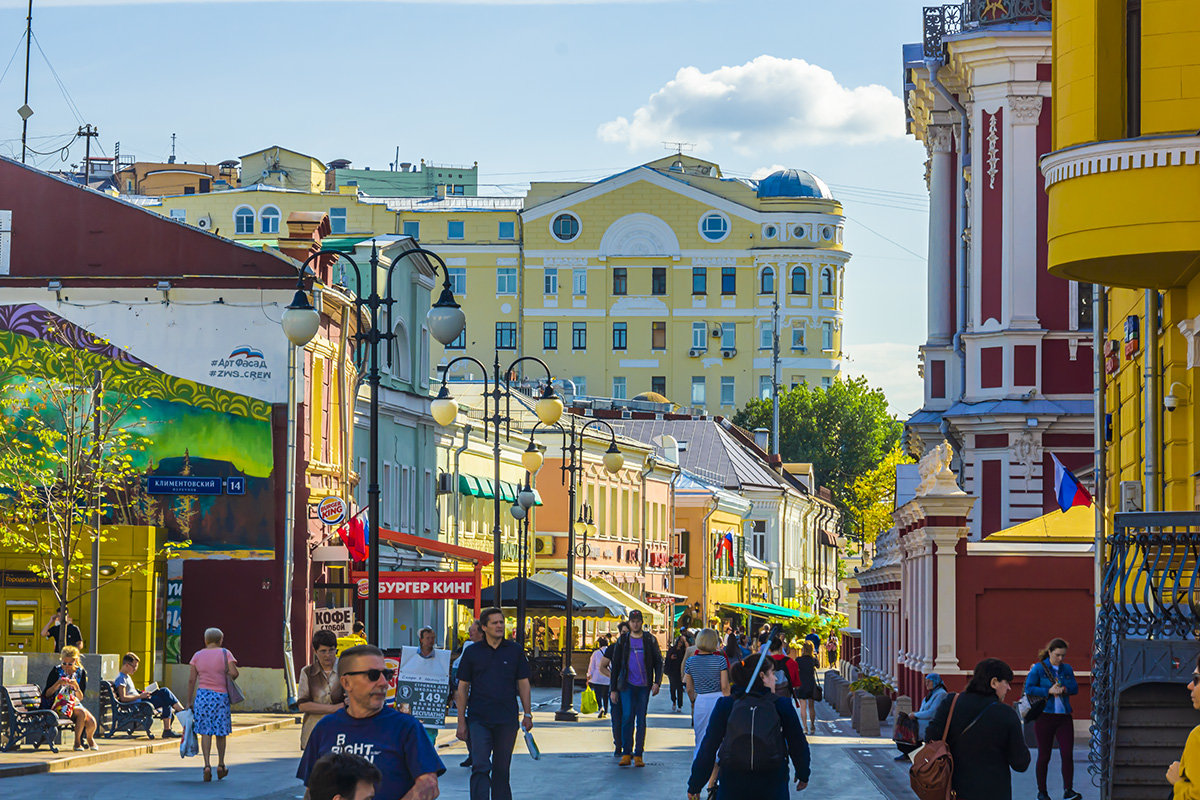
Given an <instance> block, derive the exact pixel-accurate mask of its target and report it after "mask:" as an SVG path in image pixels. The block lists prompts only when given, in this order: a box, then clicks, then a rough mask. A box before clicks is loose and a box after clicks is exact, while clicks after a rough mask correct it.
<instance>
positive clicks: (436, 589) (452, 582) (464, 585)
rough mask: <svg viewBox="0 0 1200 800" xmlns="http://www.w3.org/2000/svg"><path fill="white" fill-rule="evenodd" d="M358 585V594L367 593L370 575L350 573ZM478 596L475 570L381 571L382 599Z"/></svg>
mask: <svg viewBox="0 0 1200 800" xmlns="http://www.w3.org/2000/svg"><path fill="white" fill-rule="evenodd" d="M351 577H352V578H353V579H354V581H355V583H356V584H357V585H358V596H359V597H366V596H367V594H368V586H369V584H368V582H367V576H366V574H365V573H362V572H355V573H353V574H352V575H351ZM474 596H475V574H474V573H472V572H381V573H379V599H380V600H466V599H470V598H473V597H474Z"/></svg>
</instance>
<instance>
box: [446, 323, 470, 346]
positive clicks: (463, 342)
mask: <svg viewBox="0 0 1200 800" xmlns="http://www.w3.org/2000/svg"><path fill="white" fill-rule="evenodd" d="M446 349H447V350H466V349H467V329H466V328H465V327H464V328H463V329H462V333H460V334H459V335H458V338H457V339H455V340H454V341H453V342H451V343H450V344H448V345H446Z"/></svg>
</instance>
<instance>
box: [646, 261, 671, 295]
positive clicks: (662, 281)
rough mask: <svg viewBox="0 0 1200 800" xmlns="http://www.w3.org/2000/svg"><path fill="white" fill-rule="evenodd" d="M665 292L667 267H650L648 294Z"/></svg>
mask: <svg viewBox="0 0 1200 800" xmlns="http://www.w3.org/2000/svg"><path fill="white" fill-rule="evenodd" d="M666 293H667V268H666V267H651V268H650V294H652V295H665V294H666Z"/></svg>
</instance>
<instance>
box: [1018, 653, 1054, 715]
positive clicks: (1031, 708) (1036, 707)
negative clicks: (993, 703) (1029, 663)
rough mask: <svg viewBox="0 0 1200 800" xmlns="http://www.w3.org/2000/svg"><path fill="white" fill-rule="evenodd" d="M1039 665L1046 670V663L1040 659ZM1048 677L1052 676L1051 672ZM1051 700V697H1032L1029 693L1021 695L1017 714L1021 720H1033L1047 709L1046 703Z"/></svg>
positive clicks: (1047, 674)
mask: <svg viewBox="0 0 1200 800" xmlns="http://www.w3.org/2000/svg"><path fill="white" fill-rule="evenodd" d="M1038 666H1039V667H1041V668H1042V670H1043V671H1045V669H1046V665H1045V664H1043V663H1041V662H1040V661H1039V662H1038ZM1046 677H1047V678H1048V677H1050V673H1049V672H1047V673H1046ZM1049 700H1050V698H1049V697H1030V696H1029V695H1028V694H1023V695H1021V699H1020V700H1018V701H1017V716H1019V717H1020V718H1021V722H1024V723H1029V722H1033V721H1034V720H1035V719H1037V718H1038V717H1040V716H1041V715H1042V712H1043V711H1045V710H1046V703H1047V702H1048V701H1049Z"/></svg>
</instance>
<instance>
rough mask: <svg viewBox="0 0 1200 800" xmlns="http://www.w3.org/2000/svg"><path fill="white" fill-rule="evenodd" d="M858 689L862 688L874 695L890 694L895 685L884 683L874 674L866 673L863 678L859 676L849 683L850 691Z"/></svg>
mask: <svg viewBox="0 0 1200 800" xmlns="http://www.w3.org/2000/svg"><path fill="white" fill-rule="evenodd" d="M859 689H862V690H863V691H865V692H870V693H871V694H873V695H875V696H876V697H879V696H881V695H885V694H891V693H892V692H894V691H896V687H895V686H890V685H888V684H886V683H884V682H883V680H882V679H881V678H877V677H875V676H874V675H868V676H867V677H865V678H859V679H858V680H856V681H852V682H851V683H850V691H852V692H857V691H858V690H859Z"/></svg>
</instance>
